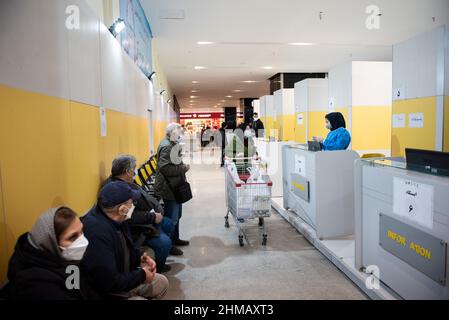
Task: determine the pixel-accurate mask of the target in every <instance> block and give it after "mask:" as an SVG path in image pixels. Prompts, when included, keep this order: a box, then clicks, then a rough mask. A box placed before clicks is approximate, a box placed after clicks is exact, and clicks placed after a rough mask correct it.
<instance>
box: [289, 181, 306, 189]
mask: <svg viewBox="0 0 449 320" xmlns="http://www.w3.org/2000/svg"><path fill="white" fill-rule="evenodd" d="M292 185H293V186H295V187H296V188H298V189H299V190H302V191H304V190H306V187H304V186H303V185H302V184H299V183H297V182H294V181H292Z"/></svg>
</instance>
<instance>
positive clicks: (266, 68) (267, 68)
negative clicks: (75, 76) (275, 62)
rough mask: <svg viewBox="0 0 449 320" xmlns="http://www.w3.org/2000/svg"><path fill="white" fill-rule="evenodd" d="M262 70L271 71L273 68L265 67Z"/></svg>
mask: <svg viewBox="0 0 449 320" xmlns="http://www.w3.org/2000/svg"><path fill="white" fill-rule="evenodd" d="M262 69H265V70H271V69H273V67H271V66H266V67H262Z"/></svg>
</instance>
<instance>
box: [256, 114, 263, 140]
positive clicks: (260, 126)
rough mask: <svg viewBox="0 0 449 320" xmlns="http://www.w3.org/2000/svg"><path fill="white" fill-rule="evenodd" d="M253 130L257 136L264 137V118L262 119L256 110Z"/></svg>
mask: <svg viewBox="0 0 449 320" xmlns="http://www.w3.org/2000/svg"><path fill="white" fill-rule="evenodd" d="M253 130H254V131H255V133H256V138H259V137H260V138H263V137H264V131H265V127H264V125H263V122H262V120H260V118H259V114H258V113H257V112H254V115H253Z"/></svg>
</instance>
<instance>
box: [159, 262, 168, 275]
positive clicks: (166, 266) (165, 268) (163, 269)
mask: <svg viewBox="0 0 449 320" xmlns="http://www.w3.org/2000/svg"><path fill="white" fill-rule="evenodd" d="M170 270H171V266H169V265H168V264H164V266H163V267H162V268H161V270H160V271H159V270H158V272H159V273H166V272H169V271H170Z"/></svg>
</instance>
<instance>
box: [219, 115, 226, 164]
mask: <svg viewBox="0 0 449 320" xmlns="http://www.w3.org/2000/svg"><path fill="white" fill-rule="evenodd" d="M220 135H221V166H222V167H223V166H224V158H225V148H226V144H227V141H226V140H227V139H226V122H223V123H222V124H221V128H220Z"/></svg>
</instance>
